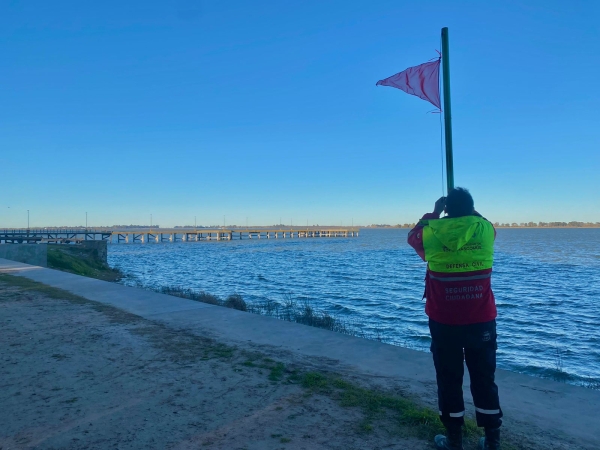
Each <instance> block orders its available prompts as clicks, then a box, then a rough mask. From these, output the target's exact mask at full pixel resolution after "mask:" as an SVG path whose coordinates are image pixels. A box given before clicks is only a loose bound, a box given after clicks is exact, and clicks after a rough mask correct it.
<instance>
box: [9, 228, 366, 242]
mask: <svg viewBox="0 0 600 450" xmlns="http://www.w3.org/2000/svg"><path fill="white" fill-rule="evenodd" d="M358 232H359V228H354V227H352V228H332V227H307V228H292V227H290V228H279V229H275V228H219V229H217V228H214V229H208V228H155V229H152V228H139V229H78V228H72V229H46V228H36V229H34V228H32V229H14V230H0V243H6V244H8V243H38V242H48V243H70V242H80V241H90V240H92V241H94V240H102V241H108V242H109V243H114V244H121V243H129V244H134V243H136V244H137V243H139V244H141V243H163V242H171V243H174V242H199V241H231V240H234V239H299V238H336V237H342V238H348V237H358Z"/></svg>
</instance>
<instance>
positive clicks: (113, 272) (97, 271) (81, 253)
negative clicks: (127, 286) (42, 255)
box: [47, 244, 123, 281]
mask: <svg viewBox="0 0 600 450" xmlns="http://www.w3.org/2000/svg"><path fill="white" fill-rule="evenodd" d="M47 263H48V267H49V268H51V269H58V270H62V271H63V272H70V273H74V274H76V275H82V276H84V277H90V278H97V279H100V280H104V281H117V280H119V279H121V278H122V276H123V274H122V273H121V271H119V270H117V269H112V268H111V267H109V266H108V264H105V263H104V262H103V261H101V260H100V259H99V258H97V251H96V254H94V252H93V251H91V252H90V251H86V250H85V249H81V248H79V247H78V246H76V245H72V246H71V245H66V244H65V245H60V244H57V245H50V244H49V245H48V259H47Z"/></svg>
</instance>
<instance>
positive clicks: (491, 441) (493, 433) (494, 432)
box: [442, 428, 500, 450]
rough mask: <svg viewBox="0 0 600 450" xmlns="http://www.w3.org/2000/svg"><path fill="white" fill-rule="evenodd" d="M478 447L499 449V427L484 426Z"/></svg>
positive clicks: (482, 449)
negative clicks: (483, 432) (483, 435)
mask: <svg viewBox="0 0 600 450" xmlns="http://www.w3.org/2000/svg"><path fill="white" fill-rule="evenodd" d="M442 448H443V447H442ZM479 449H480V450H500V428H486V429H485V437H482V438H481V439H480V440H479Z"/></svg>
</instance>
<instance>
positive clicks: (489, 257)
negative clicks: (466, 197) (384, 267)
mask: <svg viewBox="0 0 600 450" xmlns="http://www.w3.org/2000/svg"><path fill="white" fill-rule="evenodd" d="M423 222H424V224H425V226H424V228H423V248H424V249H425V260H426V261H427V262H428V267H429V270H432V271H434V272H446V273H453V272H472V271H475V270H485V269H491V268H492V263H493V261H494V227H493V226H492V224H491V223H490V222H488V221H487V220H485V219H484V218H482V217H478V216H464V217H457V218H453V219H449V218H446V219H433V220H424V221H423Z"/></svg>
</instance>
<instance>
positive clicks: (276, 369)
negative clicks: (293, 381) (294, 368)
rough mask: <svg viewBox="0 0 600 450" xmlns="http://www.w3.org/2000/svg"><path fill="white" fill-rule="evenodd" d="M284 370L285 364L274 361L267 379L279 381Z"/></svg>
mask: <svg viewBox="0 0 600 450" xmlns="http://www.w3.org/2000/svg"><path fill="white" fill-rule="evenodd" d="M284 370H285V366H284V365H283V363H280V362H278V363H275V365H274V366H273V367H271V372H270V373H269V380H271V381H280V380H281V379H282V378H283V371H284Z"/></svg>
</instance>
